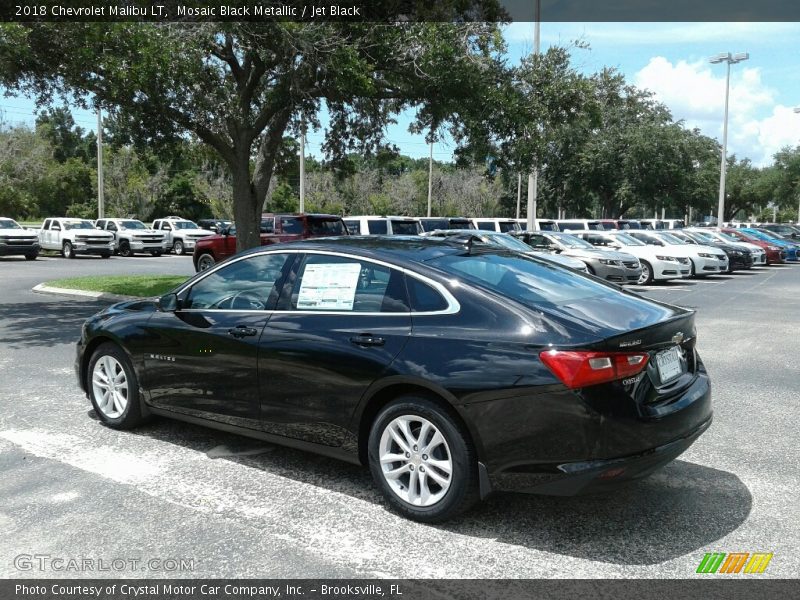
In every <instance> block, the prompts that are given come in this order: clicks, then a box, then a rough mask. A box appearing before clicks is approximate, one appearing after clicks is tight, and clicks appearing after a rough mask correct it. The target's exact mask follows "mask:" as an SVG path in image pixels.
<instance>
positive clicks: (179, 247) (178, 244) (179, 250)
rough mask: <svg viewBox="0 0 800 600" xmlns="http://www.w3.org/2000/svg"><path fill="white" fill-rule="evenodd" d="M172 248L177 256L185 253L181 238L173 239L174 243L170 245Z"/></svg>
mask: <svg viewBox="0 0 800 600" xmlns="http://www.w3.org/2000/svg"><path fill="white" fill-rule="evenodd" d="M172 249H173V250H175V254H178V255H179V256H183V255H184V254H186V248H185V247H184V245H183V242H182V241H181V240H175V243H174V244H173V245H172Z"/></svg>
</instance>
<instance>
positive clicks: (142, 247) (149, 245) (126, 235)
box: [95, 219, 167, 256]
mask: <svg viewBox="0 0 800 600" xmlns="http://www.w3.org/2000/svg"><path fill="white" fill-rule="evenodd" d="M95 226H96V227H97V228H98V229H100V230H102V231H109V232H111V234H112V235H113V236H114V250H116V251H117V253H118V254H119V255H120V256H133V255H134V254H135V253H136V252H149V253H150V254H152V255H153V256H161V255H162V254H164V252H166V251H167V237H166V236H165V235H164V233H163V232H161V231H156V230H155V229H150V228H149V227H147V225H145V224H144V223H142V222H141V221H139V220H137V219H98V220H97V221H95Z"/></svg>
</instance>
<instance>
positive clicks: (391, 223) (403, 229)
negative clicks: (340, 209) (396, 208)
mask: <svg viewBox="0 0 800 600" xmlns="http://www.w3.org/2000/svg"><path fill="white" fill-rule="evenodd" d="M343 220H344V224H345V225H347V231H348V232H349V233H350V235H419V234H420V233H422V225H420V222H419V219H417V218H416V217H371V216H353V217H345V218H344V219H343Z"/></svg>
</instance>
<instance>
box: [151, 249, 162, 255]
mask: <svg viewBox="0 0 800 600" xmlns="http://www.w3.org/2000/svg"><path fill="white" fill-rule="evenodd" d="M162 254H163V252H162V251H161V250H151V251H150V256H161V255H162Z"/></svg>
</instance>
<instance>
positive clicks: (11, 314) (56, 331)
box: [0, 300, 110, 348]
mask: <svg viewBox="0 0 800 600" xmlns="http://www.w3.org/2000/svg"><path fill="white" fill-rule="evenodd" d="M109 304H110V303H107V302H99V301H94V300H92V301H81V300H78V301H74V300H46V301H42V302H21V303H16V304H3V303H0V339H1V340H3V343H4V344H5V345H6V346H8V347H10V348H25V347H27V348H30V347H34V346H52V345H55V344H72V343H75V342H77V341H78V338H79V337H80V335H81V325H83V322H84V321H85V320H86V319H87V318H88V317H91V316H92V315H93V314H95V313H97V312H99V311H101V310H102V309H103V308H105V307H106V306H108V305H109Z"/></svg>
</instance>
